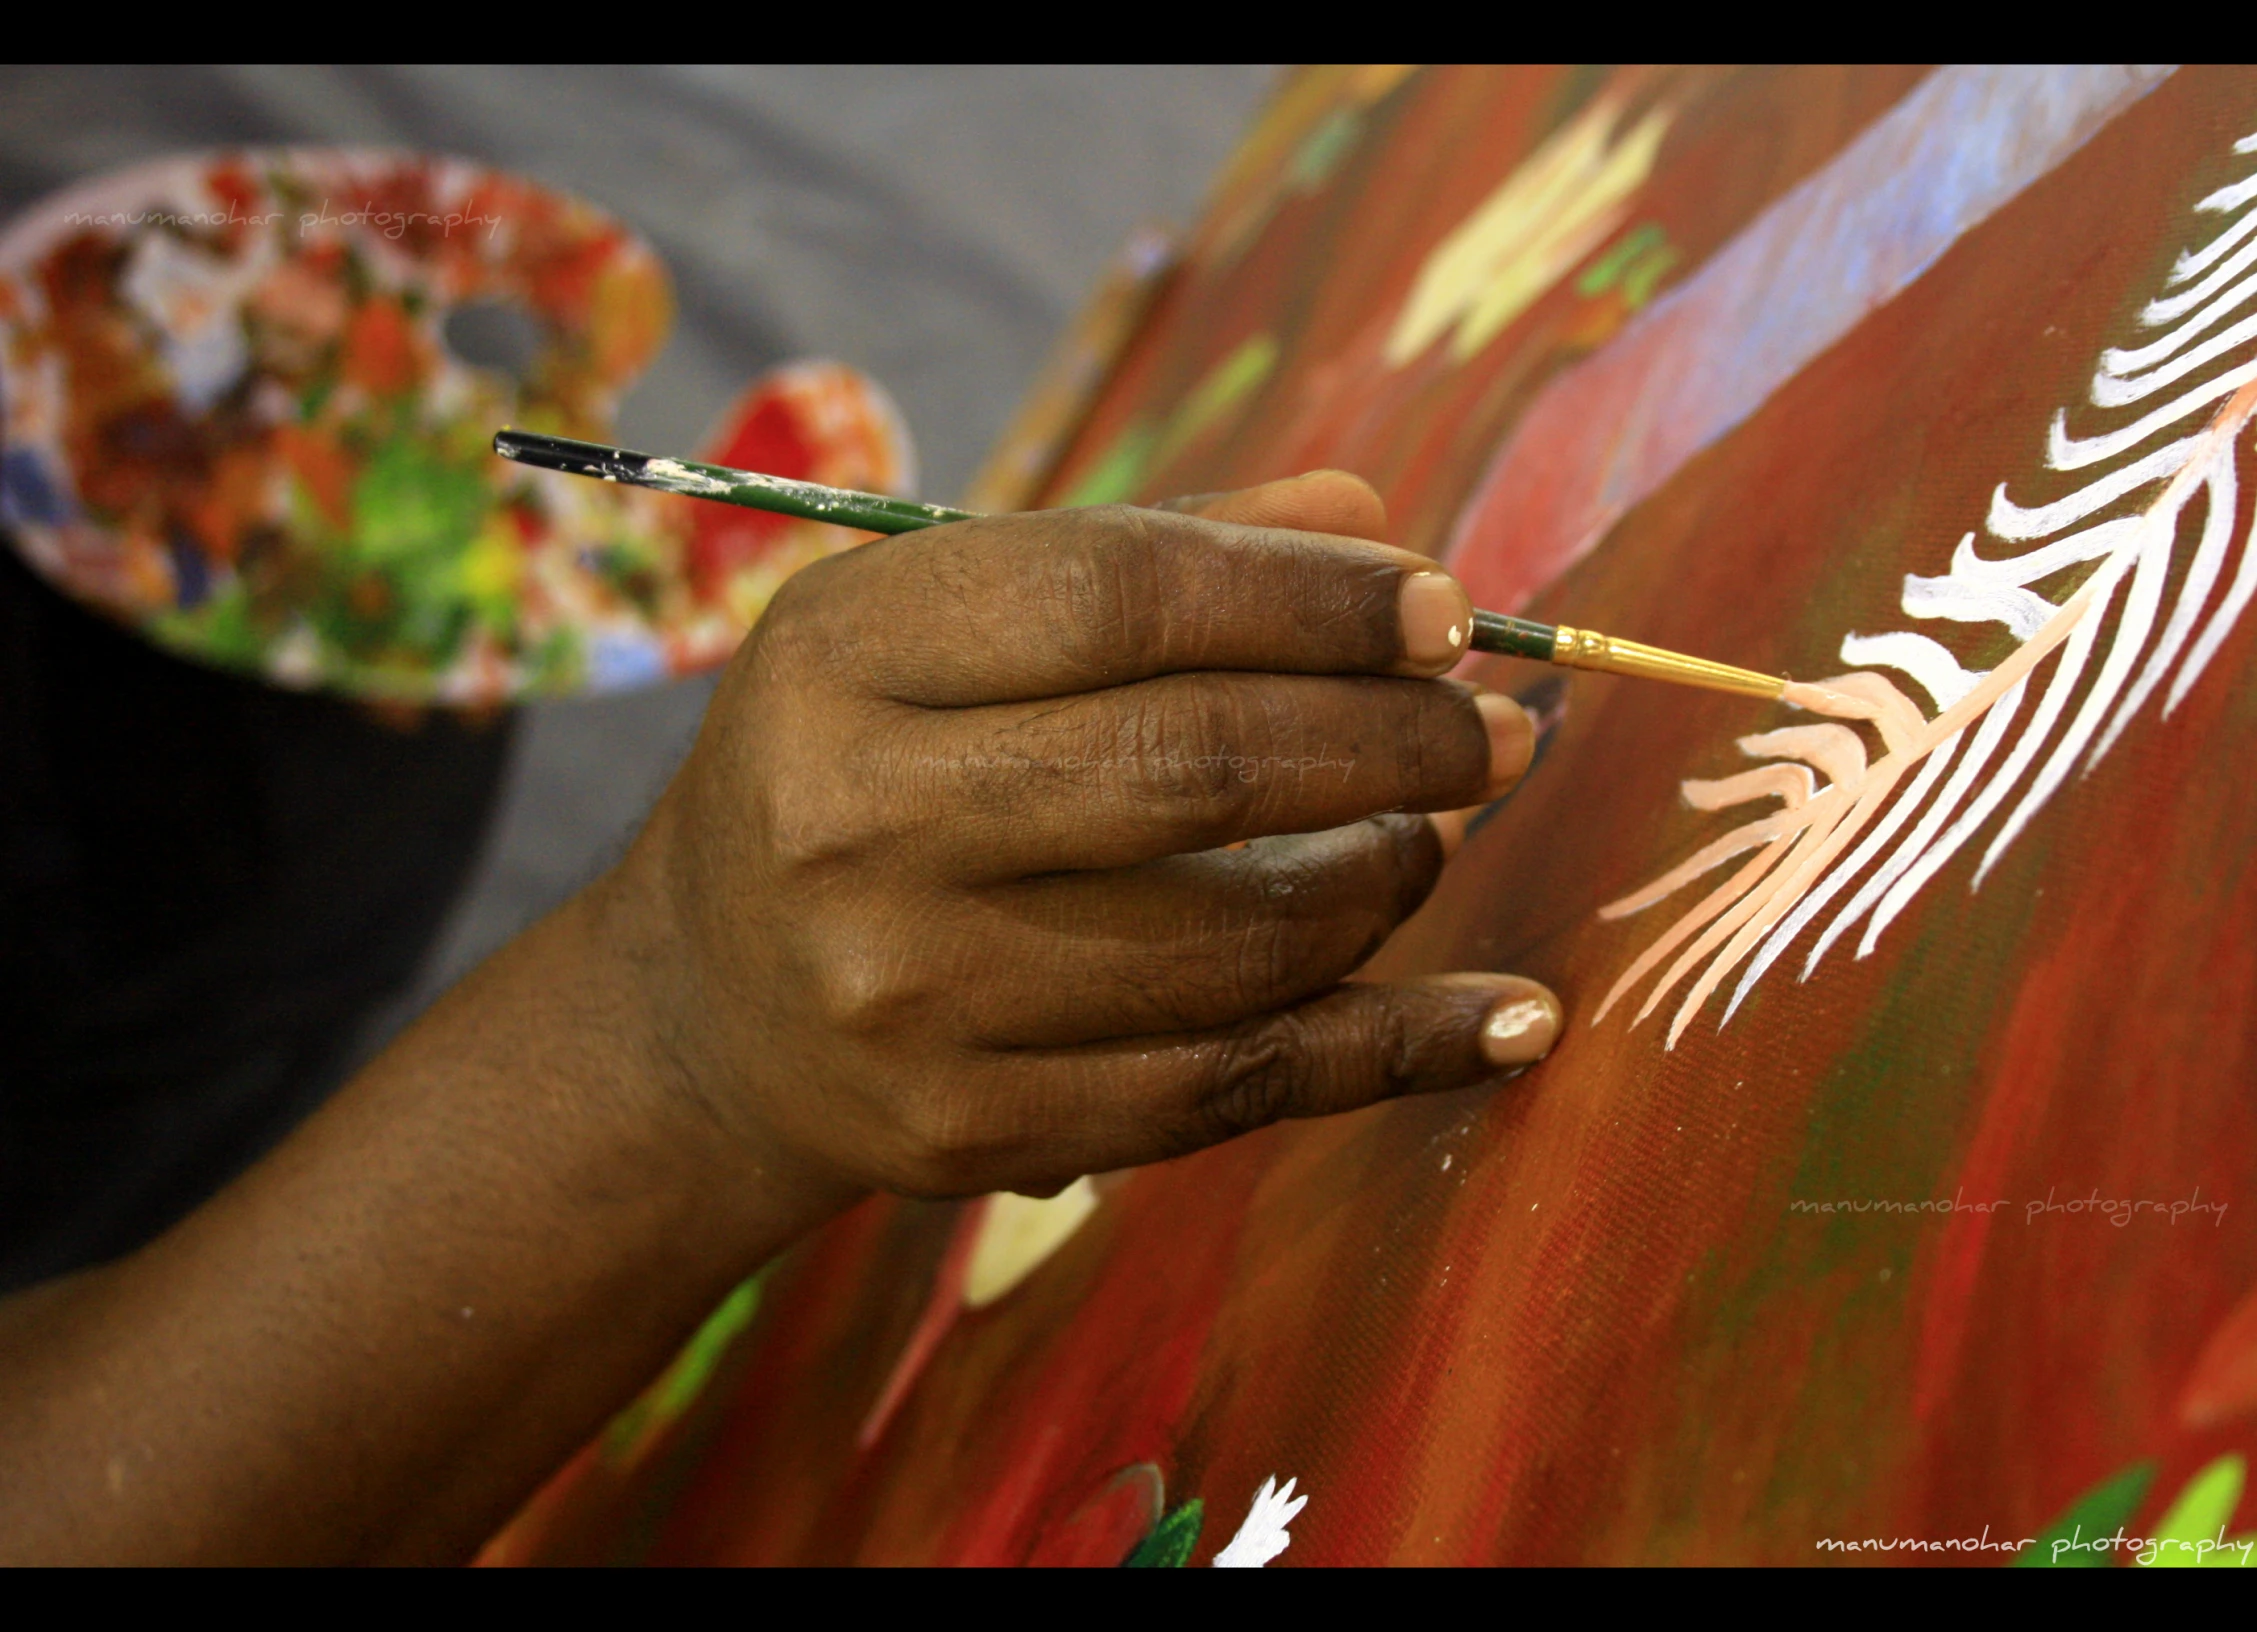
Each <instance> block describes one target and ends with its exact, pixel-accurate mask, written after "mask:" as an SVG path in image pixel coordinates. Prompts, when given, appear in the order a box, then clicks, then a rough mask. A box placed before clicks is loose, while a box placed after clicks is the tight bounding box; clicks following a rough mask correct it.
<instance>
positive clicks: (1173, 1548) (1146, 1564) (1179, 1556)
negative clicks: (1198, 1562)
mask: <svg viewBox="0 0 2257 1632" xmlns="http://www.w3.org/2000/svg"><path fill="white" fill-rule="evenodd" d="M1206 1517H1207V1504H1206V1503H1205V1502H1203V1501H1201V1500H1200V1499H1199V1498H1198V1497H1196V1496H1194V1497H1193V1498H1192V1499H1191V1500H1190V1501H1188V1502H1185V1503H1184V1504H1183V1506H1181V1507H1179V1508H1177V1509H1176V1510H1175V1511H1174V1512H1173V1513H1170V1514H1169V1515H1168V1516H1167V1517H1166V1518H1164V1519H1162V1520H1161V1521H1160V1522H1159V1523H1158V1524H1156V1525H1154V1526H1153V1527H1152V1533H1151V1534H1150V1535H1149V1536H1146V1537H1145V1538H1144V1539H1143V1540H1142V1541H1140V1542H1138V1543H1137V1545H1136V1551H1135V1552H1133V1553H1131V1554H1129V1556H1128V1558H1127V1559H1126V1560H1125V1561H1124V1562H1123V1564H1122V1566H1121V1567H1122V1568H1123V1569H1129V1570H1180V1569H1182V1568H1183V1567H1184V1566H1185V1565H1186V1564H1188V1563H1190V1562H1191V1549H1192V1548H1194V1547H1196V1546H1198V1545H1199V1527H1200V1525H1201V1524H1202V1523H1204V1522H1205V1521H1206Z"/></svg>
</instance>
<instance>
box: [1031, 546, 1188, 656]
mask: <svg viewBox="0 0 2257 1632" xmlns="http://www.w3.org/2000/svg"><path fill="white" fill-rule="evenodd" d="M1154 519H1155V518H1154V517H1153V516H1152V514H1151V512H1149V511H1145V510H1139V509H1136V508H1134V507H1133V506H1129V505H1104V506H1101V507H1099V508H1097V509H1093V510H1089V511H1084V512H1080V513H1078V514H1077V515H1076V517H1075V523H1074V525H1073V526H1072V527H1071V528H1070V529H1069V530H1068V531H1067V533H1066V536H1065V537H1063V538H1062V539H1060V540H1059V541H1058V542H1057V543H1056V544H1054V545H1053V546H1052V547H1051V548H1050V549H1049V550H1048V551H1046V552H1045V553H1044V555H1043V556H1042V557H1041V559H1042V560H1043V561H1044V562H1045V564H1046V568H1047V570H1046V571H1045V572H1044V573H1043V575H1042V578H1041V580H1040V584H1041V591H1042V599H1043V603H1044V607H1045V609H1046V611H1047V614H1048V616H1047V619H1046V621H1047V623H1048V624H1049V626H1050V627H1049V630H1048V633H1049V635H1050V638H1051V639H1052V640H1053V641H1055V642H1056V644H1057V645H1058V646H1059V648H1060V649H1061V650H1062V651H1063V652H1064V653H1065V654H1066V656H1067V658H1068V659H1069V660H1070V661H1074V662H1077V663H1080V664H1083V665H1084V666H1086V667H1088V668H1089V669H1090V670H1091V671H1092V672H1093V673H1096V674H1098V675H1099V676H1101V677H1103V676H1105V675H1106V674H1107V671H1109V670H1114V669H1118V668H1119V667H1120V666H1121V665H1120V662H1119V654H1120V653H1121V651H1122V649H1123V642H1122V638H1121V637H1122V635H1123V634H1124V633H1142V632H1143V631H1146V630H1152V629H1156V628H1158V627H1161V626H1162V625H1164V623H1165V621H1166V617H1167V610H1168V596H1167V593H1166V586H1165V574H1164V572H1163V570H1162V564H1161V554H1162V552H1161V551H1159V550H1158V549H1156V548H1154V540H1155V526H1154Z"/></svg>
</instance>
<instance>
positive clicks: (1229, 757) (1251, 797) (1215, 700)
mask: <svg viewBox="0 0 2257 1632" xmlns="http://www.w3.org/2000/svg"><path fill="white" fill-rule="evenodd" d="M1232 693H1233V688H1231V687H1229V686H1227V685H1224V684H1217V683H1210V682H1204V681H1202V682H1201V683H1197V684H1192V685H1181V686H1176V685H1170V686H1165V687H1161V688H1157V689H1155V690H1154V691H1153V693H1152V694H1151V695H1149V696H1147V697H1142V698H1139V699H1137V700H1136V701H1134V702H1133V703H1132V704H1131V705H1130V706H1129V708H1128V711H1127V713H1126V714H1125V715H1124V716H1123V717H1122V719H1121V720H1120V722H1119V726H1118V729H1117V732H1116V738H1117V741H1118V744H1119V749H1120V757H1122V758H1123V759H1124V760H1126V761H1127V763H1128V767H1129V774H1128V775H1127V777H1126V778H1125V779H1124V782H1123V787H1124V790H1125V792H1126V794H1127V796H1128V798H1129V800H1130V801H1131V803H1132V804H1133V805H1134V806H1135V807H1136V812H1137V814H1138V815H1139V816H1157V817H1159V818H1161V819H1163V820H1166V821H1169V822H1171V823H1173V824H1175V825H1176V826H1177V827H1178V828H1179V829H1180V830H1181V831H1182V833H1183V836H1185V837H1187V838H1197V837H1199V836H1202V835H1205V834H1208V833H1211V832H1219V831H1224V830H1230V829H1234V828H1236V827H1237V826H1239V825H1241V824H1243V823H1244V822H1245V821H1246V820H1247V819H1248V818H1249V817H1250V816H1251V815H1252V814H1253V812H1254V810H1255V808H1256V807H1257V806H1258V804H1259V803H1260V799H1261V786H1260V781H1259V777H1258V772H1259V762H1258V756H1256V755H1255V754H1253V753H1250V752H1249V751H1248V749H1249V747H1250V746H1251V744H1250V742H1249V737H1250V733H1249V732H1248V730H1247V729H1246V720H1245V714H1244V711H1243V709H1242V708H1241V707H1240V705H1239V702H1238V699H1237V698H1236V697H1235V696H1234V695H1233V694H1232Z"/></svg>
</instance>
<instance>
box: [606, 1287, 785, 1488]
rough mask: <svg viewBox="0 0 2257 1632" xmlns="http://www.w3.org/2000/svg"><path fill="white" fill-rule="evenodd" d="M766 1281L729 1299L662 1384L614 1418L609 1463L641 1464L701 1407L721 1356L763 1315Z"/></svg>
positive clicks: (676, 1359) (700, 1330) (661, 1379)
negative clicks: (660, 1441) (650, 1450)
mask: <svg viewBox="0 0 2257 1632" xmlns="http://www.w3.org/2000/svg"><path fill="white" fill-rule="evenodd" d="M765 1273H766V1271H763V1272H762V1274H765ZM760 1282H761V1276H760V1275H755V1276H753V1277H752V1279H750V1280H748V1281H746V1282H745V1283H744V1284H743V1285H741V1286H739V1287H738V1288H737V1289H736V1290H735V1291H734V1292H731V1293H730V1294H729V1295H728V1297H726V1298H725V1299H723V1300H722V1302H721V1307H720V1308H718V1309H716V1310H714V1311H713V1313H712V1314H710V1315H708V1316H707V1317H706V1320H705V1324H704V1325H702V1326H700V1327H699V1328H698V1329H697V1331H696V1333H695V1334H694V1335H693V1336H692V1337H691V1338H690V1340H689V1342H687V1343H685V1344H683V1345H682V1350H681V1352H680V1353H679V1354H677V1355H676V1356H675V1357H674V1362H673V1364H671V1365H669V1366H668V1367H667V1368H666V1370H665V1371H664V1372H662V1373H660V1375H659V1378H658V1381H656V1382H654V1383H652V1384H651V1385H650V1387H648V1388H646V1389H644V1390H643V1391H642V1393H641V1394H639V1395H637V1396H636V1397H635V1400H634V1403H633V1404H631V1405H629V1406H628V1407H627V1409H626V1410H624V1411H622V1412H620V1413H619V1415H618V1416H616V1417H614V1418H612V1419H611V1426H610V1427H608V1428H606V1429H605V1430H604V1435H603V1456H604V1460H605V1461H607V1462H610V1463H612V1464H614V1465H623V1464H626V1463H629V1462H634V1461H637V1460H639V1459H640V1457H641V1456H642V1453H643V1452H644V1451H645V1450H647V1449H648V1448H649V1446H650V1444H651V1442H652V1441H653V1440H654V1439H656V1438H657V1436H658V1435H659V1434H660V1433H662V1432H664V1431H665V1430H666V1429H667V1428H668V1427H670V1426H671V1425H672V1424H674V1423H675V1422H678V1421H680V1420H681V1417H682V1414H683V1413H684V1412H686V1411H687V1410H689V1408H690V1407H691V1406H692V1405H694V1404H695V1403H696V1402H697V1397H698V1396H699V1395H700V1394H701V1393H703V1392H704V1391H705V1385H706V1384H707V1383H708V1382H710V1381H711V1380H712V1378H713V1372H714V1369H715V1368H716V1367H717V1366H719V1365H720V1364H721V1357H722V1356H723V1355H725V1354H727V1353H728V1352H729V1345H730V1344H731V1343H733V1342H734V1341H736V1338H737V1335H738V1334H739V1333H740V1332H742V1331H743V1330H744V1329H745V1328H746V1327H747V1326H750V1325H751V1324H752V1318H753V1316H755V1315H757V1314H758V1313H759V1312H760Z"/></svg>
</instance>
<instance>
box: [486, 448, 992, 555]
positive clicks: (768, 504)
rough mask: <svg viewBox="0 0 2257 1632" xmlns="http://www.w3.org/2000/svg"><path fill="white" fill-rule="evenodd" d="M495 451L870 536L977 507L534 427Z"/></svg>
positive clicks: (966, 514) (958, 516)
mask: <svg viewBox="0 0 2257 1632" xmlns="http://www.w3.org/2000/svg"><path fill="white" fill-rule="evenodd" d="M494 452H496V453H497V454H499V455H501V457H503V458H504V459H510V460H514V461H515V462H517V463H518V464H521V465H534V466H537V467H539V468H540V469H542V470H561V471H563V472H565V473H566V474H567V475H571V476H593V477H595V478H596V479H597V480H599V481H605V482H626V483H629V484H631V485H632V486H635V487H650V488H656V489H657V490H658V491H659V492H661V493H679V494H681V495H682V496H683V497H684V498H691V499H713V500H716V501H718V502H720V503H722V504H739V505H742V506H744V507H745V508H746V509H747V510H773V511H776V512H777V513H779V514H781V515H786V516H800V517H803V518H805V519H806V520H808V521H828V522H834V523H836V524H837V525H839V526H841V527H853V528H856V529H858V530H860V531H862V532H865V533H913V532H915V531H916V530H917V529H918V528H920V527H939V526H943V525H945V524H946V523H948V522H951V521H970V520H972V519H974V517H975V515H976V514H977V512H975V511H971V510H951V509H949V508H948V507H947V506H946V505H939V504H919V503H918V502H917V501H916V500H914V499H896V498H891V497H888V496H887V495H886V494H883V493H856V492H853V491H852V490H850V489H848V488H843V487H825V486H823V485H822V484H821V483H819V482H795V481H790V480H788V479H786V478H785V477H782V476H763V475H761V474H760V473H759V472H757V471H751V470H731V469H730V468H729V467H728V466H727V465H701V464H698V463H696V462H694V461H692V460H688V459H662V458H660V457H658V456H657V455H655V454H648V453H636V452H633V451H632V450H630V449H627V448H611V447H606V446H604V445H603V444H602V443H600V442H575V441H574V440H572V438H570V437H568V436H542V435H540V434H539V433H537V432H534V431H502V432H499V433H497V434H496V436H495V437H494Z"/></svg>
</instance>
